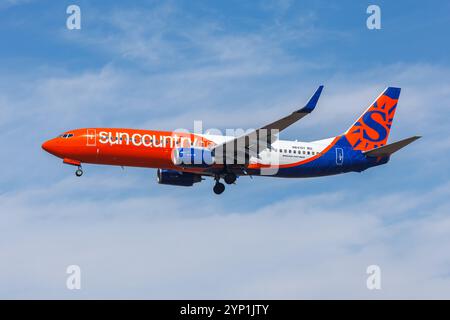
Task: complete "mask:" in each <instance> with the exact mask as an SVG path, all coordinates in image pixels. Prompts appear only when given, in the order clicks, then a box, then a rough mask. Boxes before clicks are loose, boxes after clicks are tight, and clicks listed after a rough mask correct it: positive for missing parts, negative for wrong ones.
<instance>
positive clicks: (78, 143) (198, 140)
mask: <svg viewBox="0 0 450 320" xmlns="http://www.w3.org/2000/svg"><path fill="white" fill-rule="evenodd" d="M322 89H323V86H320V87H319V88H318V89H317V91H316V92H315V93H314V95H313V96H312V97H311V99H310V100H309V101H308V102H307V103H306V105H305V106H304V107H303V108H301V109H299V110H297V111H294V112H293V113H292V114H290V115H288V116H286V117H284V118H281V119H279V120H277V121H275V122H272V123H270V124H268V125H265V126H263V127H261V128H259V129H256V130H252V131H250V132H248V133H246V134H243V135H240V136H238V137H236V136H222V135H211V134H195V133H188V132H168V131H152V130H137V129H136V130H135V129H117V128H87V129H76V130H70V131H67V132H65V133H64V134H61V135H60V136H58V137H56V138H54V139H51V140H48V141H46V142H45V143H44V144H43V145H42V148H43V149H44V150H46V151H47V152H49V153H51V154H53V155H55V156H57V157H59V158H62V159H63V162H64V163H66V164H70V165H74V166H77V167H78V169H77V170H76V172H75V174H76V175H77V176H78V177H79V176H81V175H82V174H83V171H82V168H81V165H82V163H92V164H104V165H116V166H133V167H146V168H157V180H158V183H160V184H168V185H175V186H192V185H194V183H198V182H201V181H202V180H203V177H207V176H209V177H213V178H214V179H215V185H214V188H213V190H214V192H215V193H216V194H221V193H222V192H223V191H224V190H225V185H224V184H223V183H221V182H220V179H223V180H224V181H225V183H227V184H233V183H235V181H236V179H237V177H239V176H258V175H267V176H272V177H283V178H304V177H319V176H326V175H334V174H339V173H345V172H352V171H354V172H361V171H364V170H366V169H368V168H370V167H374V166H378V165H382V164H385V163H387V162H388V161H389V159H390V156H391V155H392V154H393V153H394V152H396V151H398V150H399V149H401V148H403V147H404V146H406V145H408V144H410V143H411V142H413V141H414V140H416V139H418V138H419V137H418V136H414V137H411V138H407V139H404V140H401V141H398V142H394V143H391V144H387V140H388V137H389V132H390V130H391V125H392V121H393V119H394V114H395V110H396V108H397V102H398V99H399V96H400V88H393V87H389V88H387V89H386V90H385V91H384V92H383V93H382V94H381V95H380V96H379V97H378V98H377V99H376V100H375V102H373V103H372V104H371V105H370V106H369V108H368V109H367V110H366V111H365V112H364V113H363V115H362V116H361V117H360V118H358V119H357V120H356V122H355V123H354V124H353V125H352V126H351V127H350V128H349V129H348V130H347V131H346V132H345V133H343V134H341V135H339V136H336V137H332V138H328V139H323V140H318V141H312V142H297V141H286V140H280V139H278V133H279V132H280V131H282V130H284V129H286V128H287V127H288V126H290V125H292V124H293V123H295V122H296V121H298V120H300V119H302V118H303V117H304V116H306V115H307V114H309V113H311V112H312V111H313V110H314V108H315V107H316V104H317V101H318V100H319V97H320V94H321V92H322Z"/></svg>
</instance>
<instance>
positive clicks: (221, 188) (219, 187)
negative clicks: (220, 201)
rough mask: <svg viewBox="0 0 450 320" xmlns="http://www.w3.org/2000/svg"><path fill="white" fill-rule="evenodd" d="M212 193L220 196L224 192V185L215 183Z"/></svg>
mask: <svg viewBox="0 0 450 320" xmlns="http://www.w3.org/2000/svg"><path fill="white" fill-rule="evenodd" d="M213 191H214V193H215V194H221V193H222V192H224V191H225V185H224V184H223V183H220V182H217V183H216V184H215V185H214V188H213Z"/></svg>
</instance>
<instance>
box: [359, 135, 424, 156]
mask: <svg viewBox="0 0 450 320" xmlns="http://www.w3.org/2000/svg"><path fill="white" fill-rule="evenodd" d="M419 138H420V136H414V137H411V138H406V139H404V140H400V141H397V142H394V143H390V144H387V145H385V146H382V147H379V148H376V149H372V150H369V151H365V152H363V153H364V155H366V156H368V157H385V156H390V155H391V154H393V153H394V152H396V151H398V150H400V149H401V148H403V147H406V146H407V145H408V144H410V143H412V142H414V141H416V140H417V139H419Z"/></svg>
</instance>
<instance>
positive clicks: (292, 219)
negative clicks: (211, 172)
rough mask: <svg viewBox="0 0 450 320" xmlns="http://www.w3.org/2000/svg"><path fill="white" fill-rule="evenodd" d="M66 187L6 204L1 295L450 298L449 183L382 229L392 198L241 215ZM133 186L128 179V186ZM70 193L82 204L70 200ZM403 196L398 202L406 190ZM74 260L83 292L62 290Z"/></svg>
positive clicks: (335, 200) (294, 200) (315, 200)
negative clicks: (378, 281)
mask: <svg viewBox="0 0 450 320" xmlns="http://www.w3.org/2000/svg"><path fill="white" fill-rule="evenodd" d="M66 185H67V187H65V186H66ZM71 185H73V184H70V183H67V184H66V183H63V184H58V185H55V186H51V187H50V189H49V191H45V192H47V193H49V194H48V195H47V196H44V199H45V200H44V201H41V202H36V192H42V193H43V192H44V189H41V191H39V190H38V191H36V190H34V191H22V192H20V193H19V194H18V195H6V196H2V203H3V204H4V205H3V208H2V212H3V214H2V224H1V225H2V228H1V233H0V234H1V235H0V238H1V240H2V241H0V243H1V246H2V248H1V250H0V252H1V260H2V261H8V263H4V264H2V266H1V271H2V272H1V273H0V283H2V286H1V289H0V290H1V291H0V292H1V293H0V295H1V296H3V297H24V296H25V297H28V298H37V297H39V298H43V297H44V298H46V297H66V298H71V297H72V298H77V297H90V298H93V297H100V298H102V297H107V298H113V297H114V298H116V297H125V298H133V297H134V298H250V297H252V298H311V297H324V298H336V297H339V298H394V297H395V298H406V297H408V298H432V297H438V298H445V297H447V298H448V297H449V295H450V292H449V291H448V285H449V279H448V275H447V274H446V270H448V268H447V267H448V262H449V261H450V260H449V259H450V256H449V254H448V252H450V251H449V250H448V248H447V247H446V246H445V243H448V240H450V239H448V238H449V236H448V235H449V234H450V233H449V231H450V230H449V228H450V223H449V221H450V220H449V219H448V216H447V213H448V209H449V206H450V203H449V202H448V199H449V195H450V189H449V188H448V185H444V186H440V187H439V188H436V189H433V190H430V193H429V197H422V195H421V194H411V195H410V198H415V199H416V200H415V201H416V205H415V208H420V207H421V206H422V209H419V210H418V212H414V213H413V212H412V210H411V208H409V207H404V208H403V209H400V210H402V211H403V212H404V213H405V214H408V213H409V214H413V216H410V217H409V219H399V220H395V221H392V222H389V223H386V222H385V220H384V219H385V218H384V217H385V216H386V215H387V213H388V212H391V211H392V201H391V200H390V199H392V197H395V196H396V195H390V196H387V197H384V196H376V197H370V196H369V197H366V198H363V199H360V200H358V199H352V201H348V200H349V197H351V190H343V191H342V192H341V193H339V194H334V195H333V194H331V195H330V194H319V195H314V196H302V197H291V198H289V199H286V200H283V201H278V202H275V203H273V204H269V205H264V206H261V207H259V208H255V210H254V211H253V212H246V211H242V209H238V208H236V209H230V206H229V205H227V206H223V205H218V204H217V200H215V199H214V198H210V197H208V199H204V202H203V204H202V205H196V204H195V202H194V201H192V200H191V199H190V198H189V196H187V195H185V196H182V197H179V198H178V199H177V201H173V200H172V198H169V197H168V196H156V197H155V196H151V195H149V196H142V197H141V196H132V195H131V196H128V197H127V198H123V199H120V198H119V199H108V200H99V199H90V198H89V197H88V196H86V195H85V196H83V195H81V196H80V193H79V191H78V190H77V189H75V190H71V189H70V188H71ZM87 185H92V187H95V186H98V185H99V182H98V180H97V179H96V180H91V181H90V182H87ZM100 185H101V186H106V187H103V190H104V192H105V193H106V194H108V193H109V192H111V190H110V188H111V187H112V188H114V189H116V188H117V183H115V182H114V181H103V182H100ZM133 185H134V184H133V183H130V181H128V182H127V183H126V185H125V186H123V190H125V191H130V190H129V189H130V188H131V189H133ZM107 186H111V187H107ZM53 190H63V191H53ZM38 194H39V193H38ZM74 194H76V195H77V198H78V199H72V197H73V195H74ZM52 197H54V200H46V199H51V198H52ZM398 197H399V199H401V198H402V199H405V197H404V195H403V194H401V193H400V194H398ZM69 199H72V200H69ZM417 199H419V200H417ZM30 201H31V202H30ZM214 203H215V204H214ZM361 208H365V211H363V210H361ZM88 217H89V218H88ZM8 225H9V227H8ZM11 226H13V228H12V227H11ZM374 263H375V264H378V265H380V266H381V268H382V276H383V278H382V279H383V280H382V281H383V282H382V285H383V290H382V291H381V292H372V291H369V290H367V289H366V287H365V279H366V274H365V268H366V267H367V266H368V265H370V264H374ZM69 264H79V265H80V266H81V267H82V272H83V275H84V276H83V277H84V278H83V281H84V282H83V284H82V286H83V289H82V291H81V292H78V293H73V292H69V291H68V290H66V289H65V287H64V283H65V274H64V271H65V267H66V266H67V265H69ZM25 288H27V290H26V292H25V291H24V289H25Z"/></svg>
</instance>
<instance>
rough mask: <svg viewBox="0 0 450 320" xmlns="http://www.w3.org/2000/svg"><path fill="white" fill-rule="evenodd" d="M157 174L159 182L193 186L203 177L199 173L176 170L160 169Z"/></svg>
mask: <svg viewBox="0 0 450 320" xmlns="http://www.w3.org/2000/svg"><path fill="white" fill-rule="evenodd" d="M156 174H157V180H158V183H159V184H168V185H173V186H183V187H191V186H192V185H193V184H194V183H197V182H200V181H202V177H201V176H200V175H198V174H194V173H189V172H180V171H176V170H166V169H158V171H157V172H156Z"/></svg>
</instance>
